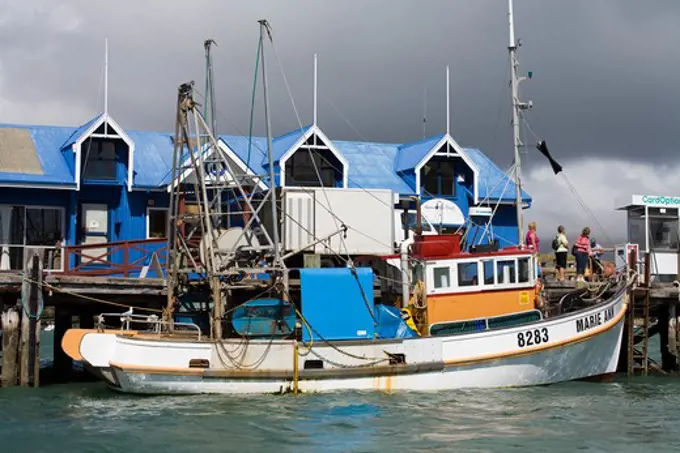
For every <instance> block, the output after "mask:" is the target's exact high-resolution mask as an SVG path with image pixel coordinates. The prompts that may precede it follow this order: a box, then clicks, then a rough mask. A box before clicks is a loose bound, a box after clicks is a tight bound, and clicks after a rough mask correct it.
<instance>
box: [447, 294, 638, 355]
mask: <svg viewBox="0 0 680 453" xmlns="http://www.w3.org/2000/svg"><path fill="white" fill-rule="evenodd" d="M627 307H628V305H627V304H624V305H623V308H621V312H620V313H619V314H618V315H616V317H615V318H614V319H612V320H611V321H610V322H609V323H608V324H604V325H602V326H600V327H598V328H596V329H593V330H590V331H588V332H586V333H582V334H581V335H577V336H575V337H573V338H569V339H568V340H562V341H558V342H556V343H552V344H547V345H545V346H544V345H540V346H534V347H531V348H526V349H522V350H521V351H510V352H504V353H501V354H489V355H485V356H477V357H471V358H469V359H456V360H447V361H445V362H444V363H445V364H446V366H447V367H451V366H465V365H475V364H477V363H480V362H489V361H493V360H499V359H506V358H508V357H513V358H514V357H521V356H525V355H529V354H534V353H537V352H543V351H549V350H551V349H556V348H561V347H563V346H569V345H572V344H577V343H582V342H584V341H586V340H588V339H590V338H591V337H594V336H596V335H599V334H601V333H604V332H606V331H608V330H610V329H613V328H614V327H615V326H616V325H617V324H618V323H619V322H620V321H621V319H622V318H623V317H624V316H625V315H626V309H627Z"/></svg>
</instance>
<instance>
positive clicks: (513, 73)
mask: <svg viewBox="0 0 680 453" xmlns="http://www.w3.org/2000/svg"><path fill="white" fill-rule="evenodd" d="M508 25H509V27H510V42H509V43H508V51H509V52H510V87H511V90H512V135H513V141H514V150H515V162H514V167H515V205H516V208H517V243H518V245H520V246H523V245H524V236H523V234H522V233H523V231H524V225H523V219H522V181H521V176H520V175H521V171H520V167H521V157H520V150H521V149H522V140H521V139H520V136H519V132H520V131H519V127H520V115H521V111H522V110H526V109H529V108H531V107H532V103H531V102H528V103H523V102H520V100H519V84H520V82H521V81H522V80H525V79H526V77H518V76H517V74H518V72H519V60H518V59H517V49H518V48H519V46H520V45H521V42H520V41H516V40H515V22H514V19H513V7H512V0H508ZM529 77H531V72H530V73H529Z"/></svg>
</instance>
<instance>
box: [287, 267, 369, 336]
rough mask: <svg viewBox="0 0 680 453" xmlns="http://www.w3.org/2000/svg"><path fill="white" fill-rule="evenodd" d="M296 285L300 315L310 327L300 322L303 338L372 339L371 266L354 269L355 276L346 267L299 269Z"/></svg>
mask: <svg viewBox="0 0 680 453" xmlns="http://www.w3.org/2000/svg"><path fill="white" fill-rule="evenodd" d="M300 286H301V291H302V315H303V316H304V317H305V319H306V320H307V322H308V323H309V324H310V325H311V327H312V332H310V331H309V329H308V328H307V326H305V325H304V323H303V328H302V338H303V340H304V341H306V342H309V341H311V340H312V338H313V339H314V341H320V340H321V339H322V338H321V337H323V338H324V339H326V340H359V339H373V338H374V335H375V325H374V316H375V305H374V302H373V269H371V268H357V269H356V276H354V275H353V274H352V270H351V269H348V268H310V269H301V270H300ZM362 290H363V291H362ZM364 298H365V299H364ZM369 310H371V311H369ZM372 313H373V314H372Z"/></svg>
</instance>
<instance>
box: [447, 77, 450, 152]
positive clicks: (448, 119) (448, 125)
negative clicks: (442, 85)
mask: <svg viewBox="0 0 680 453" xmlns="http://www.w3.org/2000/svg"><path fill="white" fill-rule="evenodd" d="M450 127H451V94H450V90H449V65H446V135H449V132H450V131H449V129H450ZM447 152H448V148H447Z"/></svg>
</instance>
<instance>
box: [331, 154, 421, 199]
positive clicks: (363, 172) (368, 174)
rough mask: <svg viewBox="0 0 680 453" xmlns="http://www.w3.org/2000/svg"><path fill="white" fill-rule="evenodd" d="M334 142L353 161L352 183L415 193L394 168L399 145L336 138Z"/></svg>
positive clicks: (407, 193) (350, 178)
mask: <svg viewBox="0 0 680 453" xmlns="http://www.w3.org/2000/svg"><path fill="white" fill-rule="evenodd" d="M333 144H334V145H335V147H336V148H337V149H338V151H340V153H341V154H342V155H343V156H344V157H345V159H347V163H348V164H349V173H348V176H347V179H348V181H347V184H348V186H349V187H358V188H363V189H391V190H393V191H394V192H396V193H399V194H401V195H413V194H414V192H413V190H412V189H411V188H410V187H409V186H408V184H406V182H405V181H404V180H403V179H402V178H401V177H400V176H399V175H397V174H396V173H395V172H394V170H393V169H394V160H395V159H396V157H397V154H398V151H399V150H398V148H399V145H396V144H392V143H368V142H350V141H334V142H333Z"/></svg>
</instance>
